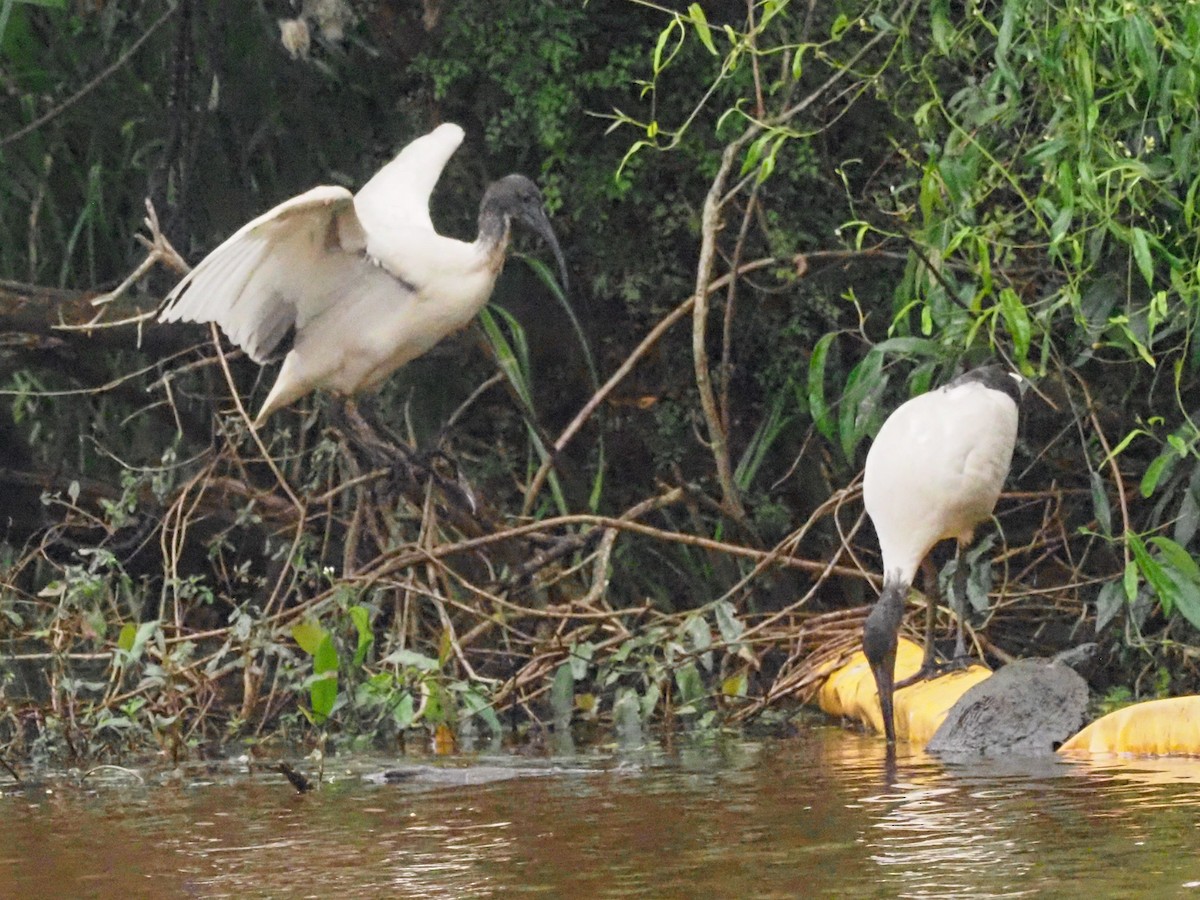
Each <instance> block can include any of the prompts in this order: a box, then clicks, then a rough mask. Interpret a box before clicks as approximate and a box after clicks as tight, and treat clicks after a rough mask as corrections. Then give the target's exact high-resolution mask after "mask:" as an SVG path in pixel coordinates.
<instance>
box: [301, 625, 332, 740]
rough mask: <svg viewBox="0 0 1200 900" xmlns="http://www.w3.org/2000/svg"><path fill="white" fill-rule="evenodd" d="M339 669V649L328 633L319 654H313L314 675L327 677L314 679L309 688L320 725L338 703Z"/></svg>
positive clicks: (311, 702)
mask: <svg viewBox="0 0 1200 900" xmlns="http://www.w3.org/2000/svg"><path fill="white" fill-rule="evenodd" d="M337 669H338V655H337V648H336V647H334V645H333V635H331V634H328V633H326V635H325V637H324V639H323V640H322V641H321V644H320V646H318V647H317V652H316V653H314V654H313V674H314V675H316V676H325V677H317V678H314V679H313V680H312V682H311V683H310V684H309V686H308V699H309V703H310V704H311V705H312V711H313V718H314V720H315V721H316V723H317V724H318V725H320V724H321V723H322V722H324V721H325V720H326V719H328V718H329V714H330V713H331V712H333V704H334V703H335V702H336V701H337V692H338V683H337Z"/></svg>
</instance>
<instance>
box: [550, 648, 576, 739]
mask: <svg viewBox="0 0 1200 900" xmlns="http://www.w3.org/2000/svg"><path fill="white" fill-rule="evenodd" d="M550 709H551V711H552V712H553V713H554V723H555V725H557V726H566V725H569V724H571V714H572V713H573V712H574V711H575V676H574V675H572V674H571V664H570V663H569V662H564V663H563V664H562V665H560V666H559V667H558V671H556V672H555V673H554V681H553V682H552V683H551V685H550Z"/></svg>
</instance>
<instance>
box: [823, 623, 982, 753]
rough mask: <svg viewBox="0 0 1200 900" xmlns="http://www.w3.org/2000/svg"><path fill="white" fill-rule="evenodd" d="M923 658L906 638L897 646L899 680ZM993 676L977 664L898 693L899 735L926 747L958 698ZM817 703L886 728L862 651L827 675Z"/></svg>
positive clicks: (913, 670) (878, 727) (868, 666)
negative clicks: (973, 686)
mask: <svg viewBox="0 0 1200 900" xmlns="http://www.w3.org/2000/svg"><path fill="white" fill-rule="evenodd" d="M923 657H924V652H923V651H922V649H921V648H920V647H918V646H917V645H916V644H914V643H913V642H912V641H910V640H907V639H905V638H901V639H900V644H899V646H898V647H897V648H896V680H897V681H903V680H904V679H905V678H907V677H908V676H910V675H912V674H914V673H916V672H917V671H919V670H920V668H921V661H922V659H923ZM991 674H992V672H991V670H990V669H988V668H985V667H984V666H980V665H972V666H970V667H969V668H966V669H960V670H959V671H957V672H949V673H947V674H945V675H942V676H940V677H938V678H934V679H932V680H929V681H918V682H917V683H916V684H914V685H911V686H909V687H906V688H904V689H902V690H899V691H896V695H895V698H894V701H893V703H894V706H895V717H896V739H897V740H907V741H908V742H909V743H910V744H913V745H916V746H918V747H924V746H925V744H927V743H928V742H929V739H930V738H931V737H933V733H934V732H935V731H937V730H938V726H939V725H941V724H942V721H943V720H944V719H945V718H946V714H947V713H948V712H950V707H952V706H953V705H954V704H955V703H956V702H958V698H959V697H961V696H962V695H963V694H964V693H966V691H967V689H968V688H970V687H971V686H972V685H975V684H978V683H979V682H981V681H983V680H984V679H985V678H987V677H989V676H990V675H991ZM818 702H819V703H820V706H821V709H823V710H824V711H825V712H827V713H829V714H830V715H833V716H844V717H845V718H848V719H857V720H858V721H860V722H863V723H865V724H867V725H870V726H871V727H872V728H874V729H875V730H876V731H879V732H882V731H883V713H882V712H881V711H880V709H879V695H878V693H877V692H876V689H875V677H874V676H873V675H872V674H871V666H870V665H869V664H868V663H867V658H866V657H865V656H864V655H863V653H862V651H861V650H860V651H858V652H857V653H855V654H854V655H853V656H851V657H850V660H849V662H847V663H846V664H845V665H844V666H842V667H841V668H840V669H837V670H835V671H834V672H832V673H831V674H830V675H829V677H828V678H827V679H825V684H823V685H822V686H821V692H820V694H819V696H818Z"/></svg>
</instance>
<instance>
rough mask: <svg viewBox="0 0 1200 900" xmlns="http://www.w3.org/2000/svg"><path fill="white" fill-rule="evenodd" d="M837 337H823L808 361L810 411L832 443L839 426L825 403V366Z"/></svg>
mask: <svg viewBox="0 0 1200 900" xmlns="http://www.w3.org/2000/svg"><path fill="white" fill-rule="evenodd" d="M835 337H837V333H836V332H833V331H831V332H829V333H828V334H823V335H821V338H820V340H818V341H817V343H816V346H814V347H813V351H812V356H811V357H809V360H808V409H809V412H810V413H811V414H812V418H813V424H814V425H816V426H817V430H818V431H819V432H821V434H822V435H824V436H825V437H826V438H827V439H828V440H830V441H832V440H833V439H834V438H835V437H836V435H837V425H836V423H835V422H834V421H833V416H831V415H830V412H829V404H828V403H826V402H825V364H826V361H827V359H828V357H829V348H830V346H832V344H833V339H834V338H835Z"/></svg>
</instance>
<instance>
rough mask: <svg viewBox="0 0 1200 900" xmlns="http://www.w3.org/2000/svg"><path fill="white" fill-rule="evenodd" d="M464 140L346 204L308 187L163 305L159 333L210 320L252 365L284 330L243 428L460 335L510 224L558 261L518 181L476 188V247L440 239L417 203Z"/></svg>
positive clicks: (427, 153) (489, 282)
mask: <svg viewBox="0 0 1200 900" xmlns="http://www.w3.org/2000/svg"><path fill="white" fill-rule="evenodd" d="M462 139H463V130H462V129H461V128H460V127H459V126H457V125H452V124H445V125H441V126H439V127H438V128H435V129H434V130H433V131H431V132H430V133H429V134H426V135H424V136H422V137H419V138H417V139H416V140H415V141H413V142H412V143H410V144H409V145H408V146H406V147H405V148H404V149H403V150H401V151H400V153H399V155H397V156H396V158H395V159H393V160H392V161H391V162H390V163H388V164H387V165H386V166H384V167H383V168H382V169H380V170H379V172H377V173H376V174H375V176H374V177H373V178H371V180H370V181H368V182H367V183H366V184H365V185H364V186H363V187H362V188H361V189H360V190H359V192H358V193H357V194H351V193H350V191H348V190H346V189H345V188H343V187H335V186H323V187H316V188H313V189H312V190H310V191H307V192H306V193H304V194H301V195H299V196H298V197H293V198H292V199H290V200H286V201H284V202H283V203H281V204H279V205H278V206H276V207H275V208H274V209H272V210H270V211H268V212H266V213H264V214H263V215H261V216H259V217H258V218H257V219H254V220H253V221H251V222H249V223H247V224H246V225H244V226H243V227H242V228H240V229H239V230H238V231H237V232H235V233H234V234H233V236H232V237H230V238H229V239H228V240H226V241H225V242H224V243H223V244H221V245H220V246H219V247H217V248H216V249H215V250H213V251H212V252H211V253H210V254H209V255H208V256H207V257H205V259H204V260H203V261H202V262H201V263H200V264H199V265H198V266H196V268H195V269H193V270H192V271H191V272H190V273H189V274H188V275H187V276H186V277H185V278H184V279H183V280H182V281H180V282H179V284H178V285H176V287H175V289H174V290H173V291H171V293H170V295H169V296H168V297H167V301H166V304H165V306H164V309H163V311H162V313H161V315H160V316H159V321H161V322H215V323H216V324H217V325H218V326H219V327H220V328H221V330H222V331H224V332H225V334H226V335H227V336H228V337H229V339H230V340H231V341H232V342H233V343H235V344H237V345H238V346H239V347H241V348H242V349H243V350H245V351H246V353H247V355H248V356H250V358H251V359H253V360H254V361H255V362H258V363H260V364H261V363H265V362H267V361H268V359H269V358H270V356H271V354H272V353H273V352H274V351H275V350H276V349H277V348H278V347H279V346H280V344H281V343H282V342H283V339H284V337H285V336H286V335H287V334H288V333H289V332H293V331H294V342H293V345H292V348H291V350H290V351H289V352H288V353H287V355H286V356H285V357H284V360H283V365H282V367H281V368H280V370H279V375H278V376H277V377H276V380H275V383H274V385H273V386H272V388H271V391H270V393H269V394H268V395H267V398H266V400H265V401H264V402H263V405H262V408H261V409H260V410H259V411H258V415H257V416H256V417H255V424H256V425H261V424H262V423H263V422H265V421H266V419H267V418H268V417H269V416H270V415H271V414H272V413H274V412H276V411H277V410H279V409H281V408H283V407H285V406H287V405H289V404H291V403H293V402H295V401H296V400H298V399H299V398H301V397H303V396H305V395H306V394H308V393H310V392H312V391H314V390H316V389H318V388H322V389H325V390H329V391H332V392H334V393H337V394H342V395H346V396H349V395H354V394H358V393H361V392H363V391H368V390H371V389H373V388H375V387H377V386H379V384H381V383H382V382H383V381H384V380H385V379H386V378H387V377H388V376H389V375H391V374H392V372H394V371H395V370H396V369H398V368H399V367H401V366H403V365H404V364H405V363H407V362H409V361H410V360H413V359H415V358H416V357H418V356H420V355H422V354H423V353H425V352H426V351H428V350H429V349H430V348H431V347H433V346H434V345H435V344H437V343H438V342H439V341H440V340H442V339H443V338H444V337H446V336H447V335H449V334H451V333H452V332H454V331H457V330H459V329H460V328H463V327H464V326H465V325H467V324H468V323H469V322H470V321H471V320H472V319H473V318H474V317H475V315H476V314H477V313H478V312H479V310H480V309H482V308H483V306H484V305H485V304H486V303H487V301H488V298H489V297H490V296H491V294H492V289H493V288H494V287H495V284H496V278H497V276H498V275H499V274H500V270H501V269H502V268H503V266H504V260H505V256H506V254H507V251H508V245H509V239H510V237H511V226H512V223H513V222H514V221H517V222H520V223H522V224H523V225H527V226H529V227H530V228H532V229H533V230H534V231H535V232H536V233H537V234H538V235H540V236H541V237H542V238H543V239H544V240H545V241H546V242H547V243H548V244H549V245H550V249H551V250H552V251H553V253H554V258H555V262H556V263H557V264H558V269H559V272H560V274H561V276H562V281H563V286H564V289H565V288H566V283H567V271H566V262H565V260H564V258H563V253H562V250H561V248H560V247H559V245H558V240H557V239H556V238H555V235H554V230H553V229H552V228H551V226H550V221H549V219H548V218H547V216H546V211H545V207H544V204H543V201H542V195H541V193H540V192H539V191H538V189H537V187H536V185H534V183H533V182H532V181H530V180H529V179H528V178H526V177H524V176H523V175H507V176H505V177H504V178H501V179H500V180H498V181H496V182H493V183H492V184H491V185H489V186H488V188H487V190H486V191H485V193H484V195H483V200H482V202H481V203H480V207H479V230H478V234H477V237H476V238H475V240H474V241H471V242H467V241H460V240H456V239H454V238H449V237H445V236H443V235H440V234H438V233H437V232H436V231H435V230H434V228H433V222H432V220H431V219H430V216H429V197H430V194H431V193H432V192H433V188H434V186H435V185H436V183H437V180H438V178H439V177H440V175H441V173H442V169H443V168H445V165H446V162H447V161H448V160H449V158H450V156H451V155H452V154H453V153H454V151H455V150H456V149H457V148H458V146H459V145H460V144H461V143H462Z"/></svg>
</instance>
